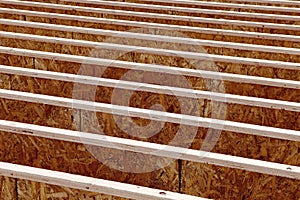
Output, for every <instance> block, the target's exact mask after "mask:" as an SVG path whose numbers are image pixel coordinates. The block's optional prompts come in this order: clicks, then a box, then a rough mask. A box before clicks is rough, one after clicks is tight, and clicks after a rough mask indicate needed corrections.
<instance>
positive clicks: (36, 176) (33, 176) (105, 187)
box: [0, 162, 205, 200]
mask: <svg viewBox="0 0 300 200" xmlns="http://www.w3.org/2000/svg"><path fill="white" fill-rule="evenodd" d="M0 174H1V175H2V176H8V177H13V178H19V179H26V180H31V181H37V182H43V183H47V184H54V185H59V186H64V187H69V188H75V189H81V190H86V191H91V192H97V193H103V194H109V195H114V196H119V197H125V198H132V199H141V200H142V199H151V200H152V199H153V200H205V198H200V197H195V196H190V195H185V194H179V193H174V192H169V191H164V190H157V189H152V188H146V187H142V186H137V185H130V184H124V183H119V182H114V181H108V180H103V179H96V178H91V177H87V176H80V175H75V174H69V173H64V172H58V171H52V170H46V169H40V168H34V167H28V166H22V165H16V164H11V163H5V162H0Z"/></svg>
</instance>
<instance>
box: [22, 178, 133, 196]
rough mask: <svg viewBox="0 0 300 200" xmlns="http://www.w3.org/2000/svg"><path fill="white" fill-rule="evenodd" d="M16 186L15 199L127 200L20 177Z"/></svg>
mask: <svg viewBox="0 0 300 200" xmlns="http://www.w3.org/2000/svg"><path fill="white" fill-rule="evenodd" d="M17 188H18V189H17V196H18V198H17V199H19V200H127V199H125V198H120V197H113V196H110V195H104V194H99V193H95V192H87V191H83V190H77V189H72V188H67V187H60V186H56V185H49V184H45V183H39V182H34V181H28V180H22V179H17ZM128 200H129V199H128Z"/></svg>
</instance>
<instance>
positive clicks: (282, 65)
mask: <svg viewBox="0 0 300 200" xmlns="http://www.w3.org/2000/svg"><path fill="white" fill-rule="evenodd" d="M112 46H113V44H112ZM142 48H145V49H148V50H152V49H151V48H146V47H134V48H129V49H132V50H135V51H138V50H139V49H142ZM0 52H1V53H7V54H15V55H19V56H31V57H39V58H51V59H55V60H63V61H68V62H80V63H86V64H96V65H97V63H96V61H98V65H107V64H109V65H110V66H112V67H113V66H114V67H119V68H127V69H137V70H146V68H156V69H155V70H153V71H156V72H165V73H172V74H174V73H176V72H171V70H174V69H175V68H171V67H169V68H168V67H165V66H159V65H151V64H141V63H133V62H126V61H114V62H112V60H109V59H102V58H92V57H85V56H77V55H68V54H58V53H52V52H42V51H33V50H27V49H18V48H10V47H3V46H2V47H0ZM152 52H153V51H152ZM154 52H155V50H154ZM164 52H165V53H166V54H167V55H181V56H184V55H186V57H185V58H190V59H196V60H208V61H210V60H211V59H213V60H214V61H215V62H225V63H239V64H245V65H252V66H261V67H272V68H279V69H291V70H299V69H300V68H299V63H292V62H282V61H272V60H262V59H253V58H239V57H234V56H220V55H212V54H204V53H191V52H178V51H175V50H164ZM141 66H145V68H144V69H142V68H141ZM159 68H160V69H159ZM166 68H167V69H166ZM158 69H159V70H158ZM160 70H162V71H160ZM168 70H170V72H168ZM176 70H178V71H177V73H176V74H178V72H180V73H181V72H182V73H183V72H184V71H185V70H191V69H185V68H176ZM146 71H150V70H149V69H148V70H146ZM193 72H196V73H197V71H195V70H193ZM183 75H187V76H189V75H191V76H193V75H192V74H190V73H184V74H183Z"/></svg>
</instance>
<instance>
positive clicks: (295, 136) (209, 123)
mask: <svg viewBox="0 0 300 200" xmlns="http://www.w3.org/2000/svg"><path fill="white" fill-rule="evenodd" d="M0 97H1V98H4V99H11V100H19V101H25V102H31V103H40V104H47V105H53V106H60V107H66V108H72V109H80V110H86V111H94V112H104V113H108V114H115V115H120V116H127V117H140V118H144V119H151V120H156V121H162V122H171V123H175V124H184V125H188V126H196V127H199V126H200V127H204V128H212V129H216V130H224V131H232V132H238V133H244V134H250V135H253V134H255V133H259V135H260V136H267V137H272V138H279V139H290V140H293V141H299V131H294V130H286V129H280V128H273V127H266V126H259V125H253V124H245V123H239V122H232V121H226V120H218V119H211V118H203V117H197V116H192V115H184V114H176V113H169V112H162V111H155V110H148V109H141V108H134V107H128V106H120V105H114V104H106V103H99V102H92V101H85V100H78V99H70V98H63V97H56V96H49V95H41V94H32V93H27V92H19V91H12V90H5V89H0Z"/></svg>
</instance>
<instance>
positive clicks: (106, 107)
mask: <svg viewBox="0 0 300 200" xmlns="http://www.w3.org/2000/svg"><path fill="white" fill-rule="evenodd" d="M132 2H134V1H132ZM142 2H151V3H152V4H146V3H137V2H136V3H129V2H115V1H101V2H100V1H94V0H86V1H83V2H82V1H77V0H63V1H58V3H61V4H50V3H38V2H29V1H17V0H3V1H1V6H2V7H3V8H0V13H1V14H2V16H4V17H5V18H8V19H0V24H1V25H3V28H1V30H0V38H1V39H3V42H1V45H5V46H1V47H0V54H1V55H4V56H5V57H6V58H7V59H8V60H10V59H13V56H19V57H23V58H33V59H48V60H54V61H62V62H71V63H77V64H81V63H84V64H88V65H93V66H95V67H96V66H100V67H101V66H102V67H107V66H109V67H113V68H116V69H119V68H121V69H133V70H140V71H148V72H155V73H156V72H158V73H166V74H172V75H178V74H180V75H184V76H187V77H197V78H204V79H212V80H223V81H227V82H234V83H241V84H253V85H263V86H268V87H271V88H280V89H282V90H284V89H290V90H291V91H294V92H295V91H296V92H297V91H298V90H299V87H300V82H299V81H300V80H299V79H298V78H297V75H296V78H295V80H285V79H276V78H275V77H271V78H266V77H259V76H249V75H242V74H233V73H224V72H216V71H205V70H196V69H187V68H179V67H174V66H173V67H170V66H167V65H158V64H147V63H139V62H132V61H131V62H129V61H118V60H111V59H107V58H92V57H87V56H86V55H80V54H76V53H74V52H73V51H71V53H70V54H62V53H61V52H60V53H56V52H55V50H53V51H51V50H50V52H49V49H47V48H46V47H44V46H43V45H45V46H47V45H49V44H52V45H65V46H66V47H68V48H70V49H72V48H73V47H82V48H96V49H104V50H105V49H107V50H113V51H120V52H122V51H125V52H138V53H141V54H148V55H155V56H165V57H174V58H178V57H180V58H184V59H193V60H206V61H211V60H213V61H214V62H216V63H225V64H226V63H231V64H236V65H238V64H243V65H247V66H251V67H262V68H264V67H265V68H270V69H280V70H288V71H289V70H290V71H291V72H295V73H298V72H299V60H298V59H297V56H298V55H299V53H300V50H299V49H297V48H291V47H294V45H295V44H296V45H295V46H297V45H299V43H300V42H299V39H300V36H298V34H299V33H300V26H299V25H293V24H292V23H294V22H298V21H300V18H299V16H289V15H285V14H290V13H292V12H293V13H294V14H298V13H300V10H299V8H292V7H278V6H261V5H250V4H234V3H219V2H208V1H207V2H206V1H191V0H175V1H173V2H172V3H170V4H172V6H168V3H169V2H168V1H164V0H156V1H154V0H151V1H147V0H144V1H142ZM237 2H244V3H247V2H248V0H237ZM255 2H257V1H255ZM73 3H78V4H79V5H80V6H74V5H73ZM160 3H163V4H165V5H159V4H160ZM177 3H178V6H174V5H177ZM252 3H254V1H253V2H252ZM257 3H258V2H257ZM259 3H264V4H271V3H272V4H273V3H274V4H282V5H288V6H290V5H292V3H291V2H290V1H283V0H264V1H262V2H259ZM63 4H65V5H63ZM68 4H72V5H68ZM298 4H299V2H295V4H294V5H295V6H297V5H298ZM184 5H186V6H189V5H196V6H204V7H205V6H207V7H214V9H202V8H188V7H184ZM6 6H7V7H10V8H6ZM18 6H20V7H21V8H22V9H23V8H24V9H25V10H22V9H20V8H19V7H18ZM94 6H95V7H98V6H99V7H101V6H104V7H105V6H108V7H109V6H111V7H118V8H119V9H121V10H113V9H107V8H93V7H94ZM180 6H181V7H180ZM232 6H233V7H234V8H237V9H246V10H248V9H249V10H256V11H262V12H266V13H247V12H236V11H227V10H226V8H231V7H232ZM14 7H16V8H14ZM26 7H27V8H28V7H30V9H32V10H35V11H30V10H26V9H27V8H26ZM215 8H218V9H219V8H220V10H218V9H215ZM221 8H225V10H221ZM47 9H48V11H47ZM134 9H137V10H138V9H141V10H143V9H145V10H152V11H153V13H149V12H140V11H133V10H134ZM274 9H276V11H277V12H282V13H285V14H282V13H280V14H268V12H271V11H274ZM54 10H55V12H56V11H57V12H58V13H54V12H53V11H54ZM168 10H172V11H174V12H182V13H193V14H195V15H196V14H199V15H200V14H211V15H219V16H225V17H226V16H227V17H228V16H230V17H233V18H234V16H238V17H245V18H253V19H255V20H267V19H269V18H270V19H272V20H287V21H290V22H291V24H284V23H282V24H277V23H273V22H272V23H269V22H256V21H255V20H254V21H242V20H232V19H230V20H229V19H214V18H205V17H195V16H179V15H169V14H161V13H155V12H156V11H164V12H166V11H168ZM41 11H42V12H41ZM68 11H70V12H71V13H72V15H70V14H61V13H60V12H62V13H64V12H68ZM82 12H85V13H89V14H91V15H93V14H99V16H101V15H107V14H108V15H111V16H114V17H116V18H118V17H119V16H123V17H122V20H120V19H110V17H108V18H99V17H89V16H81V14H82ZM127 16H134V17H139V18H141V17H146V18H148V19H149V21H151V20H152V19H156V20H161V21H159V22H158V23H157V21H156V23H151V22H140V21H131V18H128V19H126V20H124V18H126V17H127ZM23 17H24V18H23ZM16 18H17V19H25V20H27V21H22V20H15V19H16ZM36 19H38V20H37V21H38V22H37V21H35V20H36ZM49 19H50V20H51V19H52V20H53V21H55V22H52V23H54V24H50V23H40V22H39V21H42V22H44V21H46V22H48V20H49ZM150 19H151V20H150ZM59 20H60V21H59ZM65 20H69V21H71V22H72V23H71V24H72V26H69V24H68V25H66V24H64V22H63V21H65ZM163 20H172V21H173V20H174V21H178V22H180V23H178V24H181V23H182V22H195V23H197V24H199V25H200V26H201V25H203V23H204V24H208V23H212V24H216V25H233V26H241V27H242V28H241V30H245V29H246V30H247V27H248V30H250V29H249V27H255V28H262V29H265V28H266V29H273V30H278V31H280V33H284V34H286V35H283V34H271V33H258V32H244V31H240V30H225V29H216V27H215V28H204V27H191V26H184V25H176V24H173V23H171V24H167V22H166V21H163ZM270 21H271V20H270ZM55 23H58V24H55ZM84 23H86V25H87V26H88V24H90V23H93V24H103V26H105V25H110V27H109V28H108V29H105V28H103V29H99V27H100V28H101V26H95V27H93V28H87V27H86V28H84V27H81V25H82V24H84ZM163 23H164V24H163ZM74 24H75V25H74ZM114 26H115V27H114ZM112 27H114V28H112ZM118 27H124V28H125V27H127V28H125V29H128V28H130V27H138V28H147V29H149V28H150V29H151V28H155V29H156V30H166V31H171V32H172V31H174V30H176V31H182V30H184V31H185V32H190V33H199V35H198V36H197V37H196V38H198V39H189V38H182V37H172V36H168V35H167V34H166V35H163V33H159V34H161V35H151V34H146V33H134V32H125V31H119V30H118ZM26 28H28V30H29V29H35V30H39V29H40V30H49V31H61V32H63V33H71V37H69V38H68V37H67V34H65V35H64V36H63V37H61V36H60V37H53V36H55V35H53V36H51V37H50V36H47V35H46V34H43V33H36V34H35V35H30V34H28V33H30V32H27V31H26ZM13 29H15V30H16V31H12V30H13ZM111 29H114V30H111ZM117 30H118V31H117ZM123 30H124V29H123ZM73 33H80V34H90V35H95V36H111V35H115V36H116V37H119V38H124V39H131V40H133V39H139V40H145V41H149V42H157V41H159V42H165V43H170V44H184V45H194V44H196V45H201V46H204V47H207V48H208V49H209V48H219V49H234V50H244V51H250V52H251V51H252V52H262V53H266V54H268V55H269V57H268V59H254V58H244V57H242V56H240V57H237V56H232V55H216V54H208V53H197V52H189V51H178V50H174V49H166V48H154V47H148V46H143V45H140V46H138V45H128V44H126V45H124V44H118V43H113V42H94V41H87V40H80V39H74V38H73V37H74V35H73ZM201 34H207V35H209V34H212V35H219V36H232V37H240V38H248V39H250V38H258V39H260V41H257V43H258V44H264V42H266V41H269V42H270V43H269V44H272V41H281V42H282V43H281V44H280V46H286V47H274V46H271V45H255V44H250V43H251V42H249V44H247V43H246V44H244V43H237V42H231V41H230V39H229V41H227V42H224V41H214V40H204V39H200V38H201V36H200V35H201ZM294 34H295V35H294ZM6 40H7V41H8V42H7V41H6ZM222 40H223V39H222ZM224 40H225V38H224ZM10 41H13V42H10ZM286 42H290V44H288V45H286ZM28 43H32V44H38V43H39V44H42V45H36V46H37V47H35V45H33V49H31V47H29V46H27V47H26V48H23V47H22V48H19V46H26V44H28ZM224 52H225V51H224ZM73 54H75V55H73ZM277 54H281V55H286V56H296V58H294V60H293V62H286V61H275V60H272V58H273V57H272V56H274V55H277ZM0 64H1V65H0V73H1V74H6V75H7V74H8V75H10V76H23V77H27V78H38V79H45V80H53V81H62V82H68V83H73V84H75V83H80V84H84V85H92V86H96V87H98V86H103V87H108V88H118V89H124V90H135V89H136V88H138V90H140V91H144V92H149V93H158V94H163V95H173V94H174V93H176V95H177V96H180V97H184V98H197V99H198V98H199V99H207V100H211V101H216V102H223V103H230V104H237V107H238V106H239V105H245V106H248V107H249V108H251V107H262V108H268V109H271V110H278V109H280V110H283V111H284V112H292V113H295V114H298V113H299V112H300V104H299V102H292V101H285V100H276V99H267V98H258V97H250V96H240V95H236V94H224V93H218V92H208V91H202V90H195V89H188V88H180V87H173V86H162V85H156V84H149V83H140V82H133V81H123V80H114V79H110V78H98V77H92V76H85V75H76V74H71V73H62V72H54V71H45V70H37V69H29V68H26V67H27V66H25V65H22V67H16V66H13V65H9V64H8V65H4V64H2V63H0ZM259 75H260V74H259ZM0 97H1V98H2V99H9V100H15V101H20V102H28V103H36V104H43V105H52V106H57V107H65V108H71V109H72V108H73V109H79V110H82V111H95V112H101V113H108V114H114V115H120V116H129V117H138V118H143V119H150V120H153V119H154V120H156V121H163V122H170V123H174V124H184V125H189V126H195V127H204V128H212V129H215V130H223V131H230V132H236V133H242V134H247V135H256V136H262V137H268V138H276V139H281V140H289V141H292V142H300V132H299V130H288V129H284V128H275V127H268V126H260V125H254V124H249V123H240V122H234V121H229V120H220V119H209V118H205V117H197V116H192V115H183V114H175V113H169V112H161V111H154V110H149V109H141V108H134V107H129V106H121V105H113V104H107V103H102V102H91V101H85V100H80V99H71V98H63V97H59V96H50V95H43V94H32V93H27V92H21V91H14V90H6V89H1V90H0ZM295 101H296V100H295ZM0 130H1V131H4V132H10V133H15V134H20V135H27V136H34V137H40V138H47V139H52V140H58V141H65V142H72V143H82V141H84V144H86V145H92V146H98V147H105V148H113V149H117V150H123V151H130V152H136V153H142V154H149V155H153V156H159V157H166V158H170V159H178V158H180V159H182V160H185V161H192V162H196V163H206V164H212V165H217V166H223V167H228V168H234V169H242V170H246V171H252V172H258V173H262V174H269V175H275V176H281V177H285V178H292V179H296V180H299V179H300V168H299V167H298V166H293V165H288V164H279V163H274V162H267V161H261V160H256V159H251V158H243V157H238V156H232V155H225V154H221V153H209V152H205V151H199V150H194V149H186V148H181V147H175V146H169V145H162V144H155V143H149V142H141V141H136V140H130V139H124V138H117V137H109V136H102V135H95V134H91V133H87V132H80V131H71V130H65V129H58V128H51V127H46V126H37V125H33V124H27V123H20V122H12V121H5V120H0ZM0 174H1V175H4V176H9V177H13V178H21V179H28V180H32V181H41V182H44V183H49V184H56V185H60V186H66V187H72V188H77V189H83V190H88V191H93V192H101V193H104V194H110V195H115V196H121V197H125V198H135V199H201V198H198V197H193V196H188V195H181V194H176V193H172V192H167V191H161V190H154V189H150V188H145V187H140V186H134V185H126V184H123V183H116V182H110V181H106V180H99V179H94V178H90V177H83V176H78V175H71V174H66V173H61V172H55V171H48V170H43V169H37V168H30V167H25V166H20V165H12V164H9V163H0ZM71 182H72V183H71ZM70 183H71V184H70ZM108 185H109V186H108Z"/></svg>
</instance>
